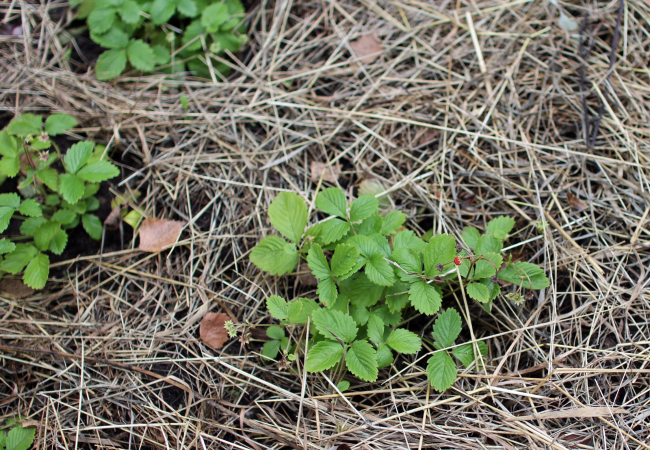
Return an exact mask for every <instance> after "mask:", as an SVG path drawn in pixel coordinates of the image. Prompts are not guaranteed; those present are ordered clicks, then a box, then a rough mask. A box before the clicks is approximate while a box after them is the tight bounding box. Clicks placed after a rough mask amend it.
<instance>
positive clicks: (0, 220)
mask: <svg viewBox="0 0 650 450" xmlns="http://www.w3.org/2000/svg"><path fill="white" fill-rule="evenodd" d="M15 211H16V210H15V209H14V208H12V207H11V206H0V233H2V232H3V231H5V230H6V229H7V228H9V222H10V221H11V218H12V217H13V215H14V212H15Z"/></svg>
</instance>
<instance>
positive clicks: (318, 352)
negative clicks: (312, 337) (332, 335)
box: [305, 341, 343, 372]
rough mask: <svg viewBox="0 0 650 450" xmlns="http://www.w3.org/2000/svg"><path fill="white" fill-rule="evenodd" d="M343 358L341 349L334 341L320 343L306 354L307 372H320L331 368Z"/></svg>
mask: <svg viewBox="0 0 650 450" xmlns="http://www.w3.org/2000/svg"><path fill="white" fill-rule="evenodd" d="M341 358H343V347H342V346H341V344H339V343H338V342H336V341H321V342H318V343H317V344H316V345H314V346H313V347H312V348H311V349H310V350H309V352H308V353H307V361H306V362H305V369H306V370H307V372H322V371H323V370H327V369H329V368H330V367H333V366H334V365H335V364H336V363H337V362H339V361H340V360H341Z"/></svg>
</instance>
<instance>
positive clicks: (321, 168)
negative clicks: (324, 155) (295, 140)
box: [311, 161, 341, 183]
mask: <svg viewBox="0 0 650 450" xmlns="http://www.w3.org/2000/svg"><path fill="white" fill-rule="evenodd" d="M340 173H341V165H340V164H334V165H333V166H329V167H328V165H327V163H322V162H318V161H312V163H311V182H312V183H318V181H319V180H320V177H321V175H322V176H323V181H329V182H330V183H336V182H337V181H338V179H339V175H340Z"/></svg>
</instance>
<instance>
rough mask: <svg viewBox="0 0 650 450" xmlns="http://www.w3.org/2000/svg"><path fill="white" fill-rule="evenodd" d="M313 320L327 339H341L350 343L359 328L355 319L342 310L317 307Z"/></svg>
mask: <svg viewBox="0 0 650 450" xmlns="http://www.w3.org/2000/svg"><path fill="white" fill-rule="evenodd" d="M312 321H313V322H314V326H315V327H316V329H317V330H318V331H319V332H320V333H321V334H322V335H323V336H325V338H327V339H334V340H337V339H341V340H343V341H345V342H347V343H350V342H352V341H354V338H355V337H356V336H357V330H358V329H357V325H356V323H355V322H354V319H352V317H350V316H349V315H347V314H345V313H342V312H341V311H334V310H328V309H323V308H321V309H317V310H316V311H314V313H313V314H312Z"/></svg>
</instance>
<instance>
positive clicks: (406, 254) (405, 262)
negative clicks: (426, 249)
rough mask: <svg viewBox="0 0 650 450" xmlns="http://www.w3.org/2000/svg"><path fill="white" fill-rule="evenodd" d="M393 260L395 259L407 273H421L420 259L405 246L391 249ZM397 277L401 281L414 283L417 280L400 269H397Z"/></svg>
mask: <svg viewBox="0 0 650 450" xmlns="http://www.w3.org/2000/svg"><path fill="white" fill-rule="evenodd" d="M392 258H393V261H395V262H396V263H397V264H399V266H400V267H401V268H402V269H404V270H405V271H406V272H408V273H415V274H422V261H421V260H420V256H419V255H418V254H414V253H413V252H412V251H411V250H409V249H408V248H407V247H400V248H396V249H395V250H393V254H392ZM397 273H398V274H399V277H400V279H401V280H402V281H404V282H408V283H414V282H415V281H417V280H418V278H417V277H414V276H411V275H408V273H405V272H404V271H402V270H399V269H398V272H397Z"/></svg>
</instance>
